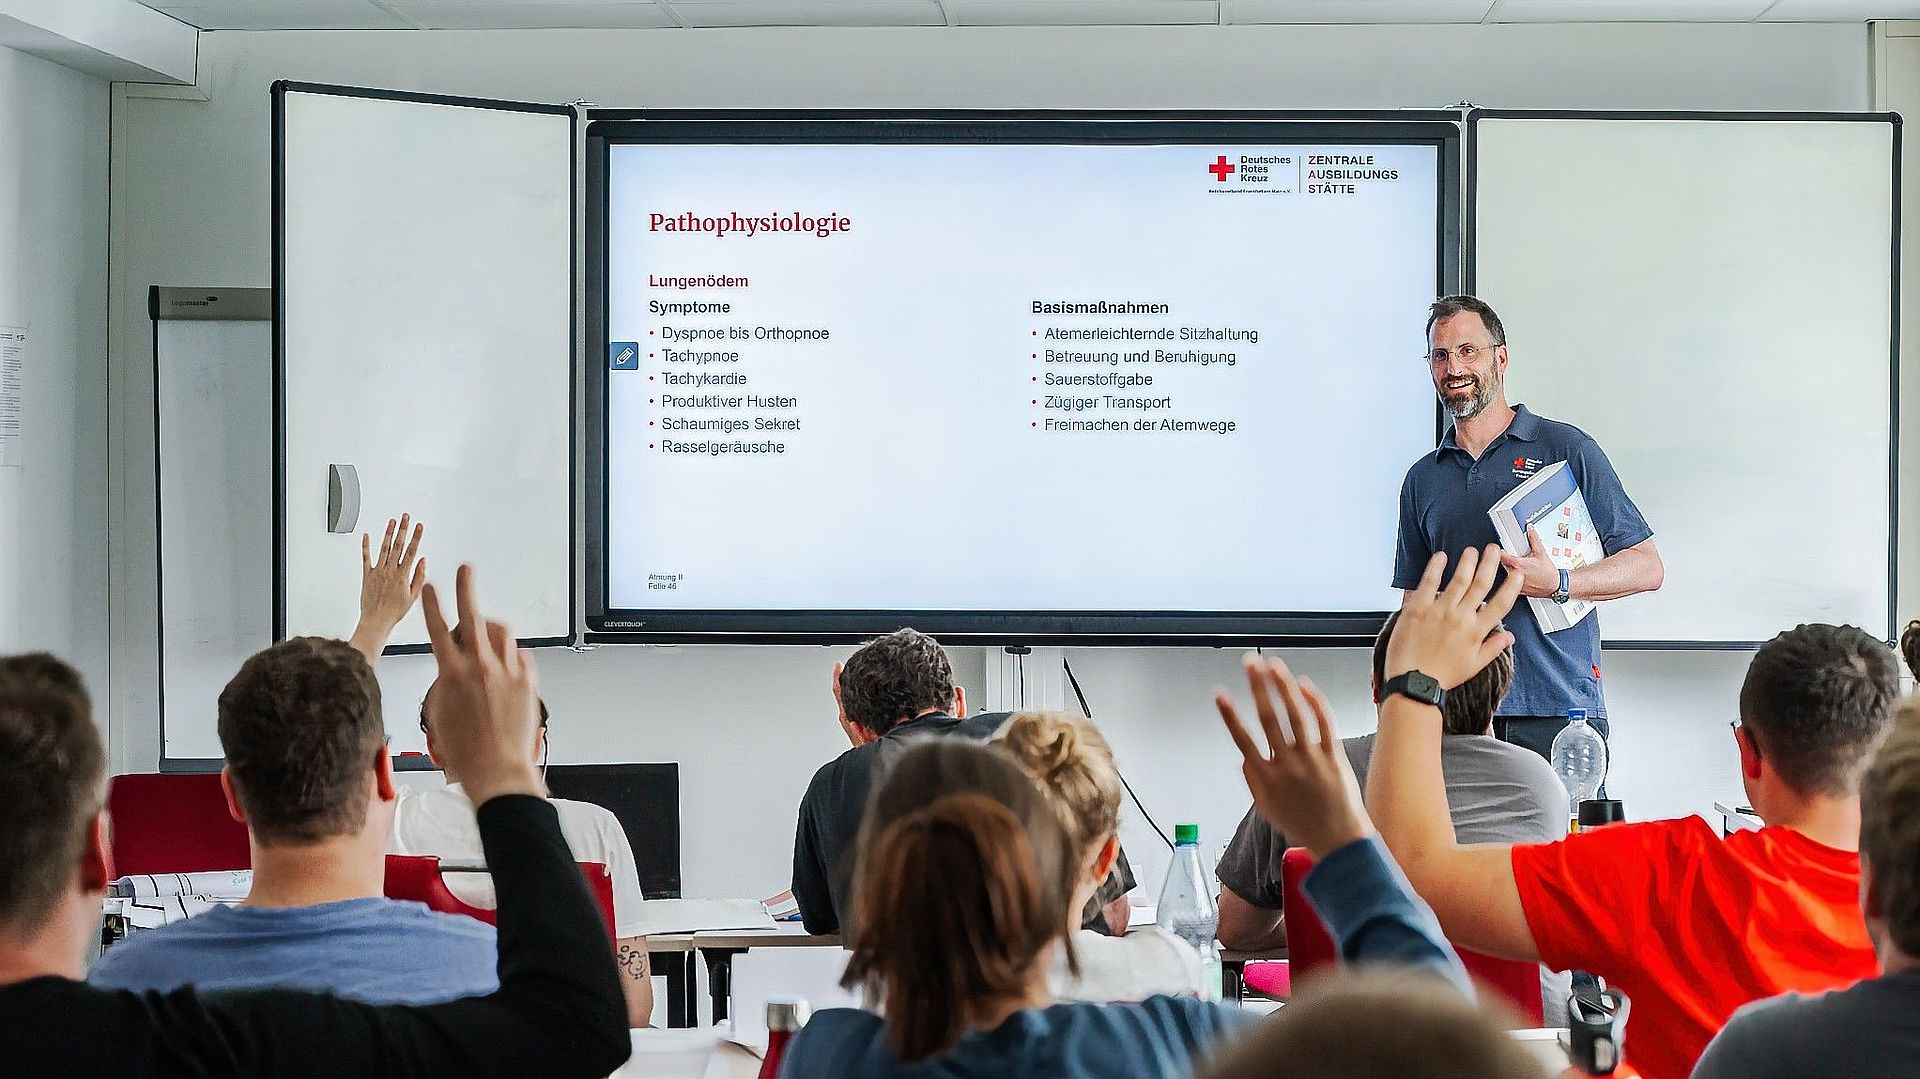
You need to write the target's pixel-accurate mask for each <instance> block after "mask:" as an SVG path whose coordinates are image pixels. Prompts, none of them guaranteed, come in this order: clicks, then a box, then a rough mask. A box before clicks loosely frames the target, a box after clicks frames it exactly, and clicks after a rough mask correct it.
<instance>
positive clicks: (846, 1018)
mask: <svg viewBox="0 0 1920 1079" xmlns="http://www.w3.org/2000/svg"><path fill="white" fill-rule="evenodd" d="M1249 679H1250V681H1251V683H1252V685H1253V687H1254V692H1255V701H1256V707H1257V709H1258V711H1259V714H1260V717H1261V725H1262V727H1263V728H1264V729H1265V731H1266V734H1267V737H1268V741H1269V746H1270V750H1269V751H1261V750H1260V749H1259V748H1258V747H1257V745H1256V744H1255V743H1254V741H1253V739H1252V737H1251V736H1250V735H1248V734H1247V732H1246V730H1245V729H1244V727H1243V726H1242V725H1241V724H1240V722H1239V719H1238V716H1237V714H1236V713H1235V711H1234V708H1233V705H1232V702H1231V701H1230V700H1228V699H1227V698H1226V695H1225V694H1224V693H1223V694H1222V695H1221V699H1220V702H1219V704H1220V708H1221V712H1222V715H1223V717H1224V718H1225V719H1226V720H1227V725H1228V728H1229V730H1230V731H1231V732H1232V733H1233V734H1234V736H1235V741H1236V742H1237V743H1238V744H1239V745H1240V747H1241V750H1242V753H1243V755H1244V756H1245V772H1246V775H1247V777H1248V781H1249V784H1250V785H1251V786H1253V788H1254V794H1255V798H1254V801H1255V805H1256V806H1258V807H1259V809H1260V811H1261V812H1262V813H1263V814H1266V815H1268V816H1269V817H1270V818H1271V819H1272V823H1273V824H1274V826H1275V827H1276V828H1280V829H1282V830H1284V831H1285V832H1286V834H1287V835H1290V836H1296V837H1298V839H1299V841H1300V842H1301V843H1302V845H1304V846H1306V847H1308V848H1309V849H1310V850H1312V851H1313V853H1314V854H1315V856H1316V858H1317V859H1318V864H1317V865H1316V866H1315V868H1314V870H1313V872H1312V873H1311V874H1310V875H1309V876H1308V878H1307V881H1306V888H1307V892H1308V894H1309V895H1310V896H1311V897H1312V898H1313V901H1314V905H1315V906H1316V907H1317V908H1318V909H1319V910H1320V911H1321V914H1322V916H1323V917H1324V918H1325V920H1326V922H1327V925H1328V928H1329V929H1330V930H1331V931H1332V932H1333V934H1334V937H1335V939H1336V940H1337V941H1338V942H1339V945H1340V948H1341V953H1342V955H1343V956H1344V957H1345V958H1346V959H1348V960H1349V961H1363V962H1372V961H1382V962H1391V963H1395V964H1401V965H1407V966H1412V967H1415V968H1420V969H1425V970H1429V971H1432V972H1433V973H1435V974H1437V975H1439V976H1440V977H1441V978H1443V979H1446V980H1447V981H1448V982H1450V983H1451V984H1452V985H1453V986H1455V987H1457V988H1458V989H1459V991H1460V992H1463V993H1467V994H1471V992H1472V990H1471V989H1470V988H1469V986H1468V983H1467V979H1466V973H1465V971H1464V970H1463V969H1462V968H1461V966H1460V961H1459V958H1458V957H1457V956H1456V955H1455V954H1454V953H1453V950H1452V948H1450V947H1449V946H1448V945H1447V943H1446V941H1445V940H1444V939H1442V937H1441V936H1440V929H1439V925H1438V923H1437V922H1435V920H1434V917H1433V914H1432V912H1431V911H1429V910H1427V909H1426V907H1425V906H1424V905H1423V904H1421V903H1420V901H1419V900H1418V899H1416V898H1415V897H1414V896H1413V893H1412V892H1411V891H1410V890H1409V889H1408V887H1407V885H1406V882H1405V880H1404V879H1402V878H1401V877H1400V875H1399V872H1398V871H1397V870H1396V869H1395V868H1394V866H1393V863H1392V862H1391V861H1390V860H1389V859H1388V857H1387V855H1386V853H1385V850H1384V848H1382V847H1381V846H1380V843H1379V841H1378V840H1377V839H1376V838H1374V837H1373V835H1372V826H1371V824H1369V823H1368V821H1367V818H1366V812H1365V809H1364V808H1363V807H1362V805H1361V802H1360V792H1359V787H1358V784H1356V783H1355V781H1354V778H1353V772H1352V769H1351V767H1350V766H1349V765H1348V764H1347V762H1346V754H1345V752H1344V751H1343V750H1342V748H1341V744H1340V740H1339V738H1338V737H1337V736H1335V735H1334V734H1333V733H1332V732H1331V730H1330V729H1329V728H1328V727H1327V725H1326V724H1327V718H1326V716H1325V714H1324V713H1323V714H1322V715H1321V722H1320V726H1319V730H1320V737H1319V738H1318V739H1317V740H1310V735H1309V732H1310V730H1312V726H1311V725H1312V722H1313V720H1312V718H1311V716H1310V714H1309V713H1308V711H1307V709H1306V708H1305V706H1304V705H1302V706H1301V707H1299V708H1298V709H1296V708H1295V707H1294V703H1295V701H1296V699H1297V698H1298V695H1299V687H1298V686H1296V685H1295V684H1294V682H1293V680H1292V677H1291V675H1289V674H1288V673H1287V672H1286V669H1285V668H1284V667H1282V666H1280V665H1278V664H1275V665H1273V666H1272V667H1267V666H1264V665H1260V664H1256V663H1252V662H1251V661H1250V666H1249ZM1276 694H1278V696H1279V698H1280V699H1281V700H1283V701H1285V702H1286V712H1287V716H1288V722H1289V723H1291V724H1292V725H1293V728H1294V731H1295V736H1294V737H1293V738H1291V739H1288V738H1286V737H1284V736H1282V735H1281V733H1280V726H1279V723H1280V720H1279V718H1278V713H1277V711H1276V710H1275V708H1274V700H1275V695H1276ZM1078 870H1079V857H1078V852H1077V851H1076V850H1075V849H1074V844H1073V842H1072V840H1071V839H1070V838H1069V837H1068V836H1067V834H1066V831H1065V829H1064V828H1063V827H1062V825H1061V823H1060V820H1059V817H1058V815H1057V814H1056V813H1055V812H1054V811H1053V810H1052V809H1051V808H1050V806H1049V805H1048V803H1047V801H1046V799H1045V796H1044V795H1042V794H1041V793H1040V791H1039V790H1038V789H1037V788H1036V787H1035V785H1034V784H1033V782H1032V780H1031V779H1030V778H1028V776H1027V775H1026V773H1025V771H1024V770H1023V769H1022V768H1021V767H1020V766H1019V765H1018V764H1017V763H1015V761H1014V760H1013V758H1012V757H1011V756H1010V755H1007V754H1005V753H1004V751H1002V750H1000V749H997V748H994V747H991V746H980V745H974V744H970V743H964V742H959V741H955V740H940V741H928V742H923V743H921V744H919V745H917V746H914V747H912V748H910V749H907V750H906V751H905V752H903V753H902V754H901V755H900V757H899V758H898V760H897V761H896V762H895V764H894V765H893V767H892V768H891V769H890V770H889V772H888V773H887V776H886V778H885V779H884V781H883V782H882V785H881V786H880V788H879V789H878V790H877V791H876V792H875V794H874V797H873V800H872V802H871V803H870V804H869V806H868V811H867V825H866V827H864V828H863V831H862V834H861V837H860V843H859V861H858V870H857V873H856V885H855V895H854V909H855V912H856V917H855V918H854V921H853V925H854V930H853V933H852V935H851V937H850V938H849V940H848V945H849V948H850V950H851V951H852V952H853V958H852V960H851V961H850V963H849V964H848V968H847V974H846V979H845V982H846V984H847V985H849V986H855V985H857V986H860V987H862V988H864V989H865V990H866V991H867V992H868V993H869V994H870V996H871V997H872V998H873V999H875V1000H876V1001H878V1003H879V1005H880V1009H881V1012H882V1013H883V1014H884V1016H885V1018H882V1017H881V1015H876V1014H873V1013H871V1012H865V1011H859V1010H856V1009H850V1008H837V1009H832V1010H829V1011H823V1012H821V1013H819V1014H818V1015H816V1016H814V1017H813V1020H812V1021H811V1022H810V1023H808V1024H807V1025H806V1026H805V1027H804V1028H802V1030H801V1031H800V1033H799V1035H798V1036H797V1037H796V1038H795V1039H794V1041H793V1043H792V1044H791V1046H790V1048H789V1049H788V1053H787V1057H786V1059H785V1061H783V1063H782V1067H781V1075H782V1076H783V1077H784V1079H814V1077H827V1076H832V1077H835V1079H839V1077H843V1076H850V1077H859V1079H891V1077H895V1076H899V1077H919V1076H929V1077H931V1076H1068V1077H1098V1076H1128V1077H1133V1076H1186V1075H1190V1074H1191V1073H1192V1072H1193V1071H1194V1069H1195V1067H1196V1066H1197V1065H1198V1064H1199V1063H1200V1062H1201V1061H1202V1060H1203V1058H1204V1057H1205V1055H1206V1054H1207V1053H1208V1051H1209V1050H1210V1049H1211V1048H1212V1047H1213V1046H1214V1045H1215V1044H1216V1043H1219V1042H1221V1041H1222V1040H1223V1039H1225V1038H1227V1037H1228V1036H1230V1035H1232V1034H1233V1033H1234V1032H1236V1031H1238V1030H1241V1029H1244V1028H1245V1027H1246V1026H1247V1025H1248V1024H1249V1023H1250V1022H1251V1021H1252V1016H1251V1014H1250V1013H1246V1012H1242V1011H1240V1010H1238V1009H1236V1008H1231V1007H1226V1006H1223V1005H1220V1004H1214V1003H1209V1002H1205V1001H1200V1000H1196V999H1193V998H1190V997H1171V996H1156V997H1150V998H1148V999H1147V1000H1144V1001H1141V1002H1139V1003H1137V1004H1058V1003H1055V1002H1054V1001H1053V999H1052V997H1051V995H1050V994H1049V993H1048V990H1047V974H1048V970H1049V967H1050V965H1051V961H1052V959H1053V954H1054V949H1056V948H1064V949H1065V950H1066V955H1067V962H1068V964H1069V966H1070V967H1072V966H1073V964H1074V962H1075V960H1074V954H1073V946H1072V942H1071V941H1070V940H1068V939H1066V937H1065V934H1064V927H1065V925H1066V924H1067V921H1068V919H1067V913H1068V907H1069V905H1070V904H1071V902H1072V896H1073V883H1074V881H1075V879H1076V877H1077V876H1078Z"/></svg>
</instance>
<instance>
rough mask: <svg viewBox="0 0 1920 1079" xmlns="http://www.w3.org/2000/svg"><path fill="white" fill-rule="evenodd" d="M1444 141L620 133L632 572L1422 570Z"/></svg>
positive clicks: (613, 411)
mask: <svg viewBox="0 0 1920 1079" xmlns="http://www.w3.org/2000/svg"><path fill="white" fill-rule="evenodd" d="M1438 164H1439V150H1438V148H1437V147H1436V146H1435V145H1420V144H1404V143H1402V144H1384V145H1306V144H1298V145H1260V146H1253V145H1245V144H1236V145H1208V144H1190V145H1130V144H1126V145H1123V144H1101V145H1031V144H983V145H982V144H976V145H899V144H894V145H886V144H869V145H844V144H842V145H815V144H763V145H674V144H657V145H638V144H615V145H612V146H611V147H610V148H609V160H608V170H607V190H608V202H607V222H606V243H607V252H606V257H607V282H606V288H607V335H606V336H607V340H606V342H605V343H604V344H605V347H606V355H605V358H604V362H605V363H606V365H607V371H608V374H607V379H608V388H607V398H606V439H607V443H606V445H607V460H606V462H605V468H606V473H605V476H606V496H605V497H606V540H605V542H606V551H605V563H606V564H605V567H604V572H605V575H606V599H607V606H608V607H609V609H611V610H615V611H629V612H642V613H644V612H648V611H690V610H700V611H728V610H734V611H739V610H754V611H801V610H812V611H848V610H856V611H867V610H874V611H983V612H1020V611H1052V612H1115V613H1131V612H1276V611H1288V612H1354V611H1376V610H1383V609H1387V608H1389V607H1391V606H1394V605H1396V604H1397V594H1396V593H1394V592H1393V591H1392V590H1391V589H1390V588H1389V587H1388V582H1389V578H1390V577H1391V573H1392V562H1393V548H1394V527H1395V517H1396V513H1397V510H1398V493H1399V485H1400V480H1401V477H1402V475H1403V474H1404V473H1405V471H1406V469H1407V467H1408V465H1409V464H1410V463H1411V462H1412V461H1413V460H1414V459H1415V458H1416V457H1418V456H1419V455H1420V454H1422V453H1424V452H1426V451H1427V450H1429V449H1431V448H1432V446H1433V440H1434V432H1435V411H1434V404H1433V392H1432V386H1431V384H1430V382H1429V381H1428V375H1427V371H1426V368H1425V366H1424V364H1423V363H1422V361H1421V358H1420V357H1421V353H1422V348H1423V335H1422V331H1423V325H1424V319H1425V312H1426V306H1427V304H1428V303H1429V302H1430V301H1431V300H1432V299H1433V297H1434V295H1435V294H1436V291H1437V289H1438V288H1439V282H1438V273H1437V269H1436V264H1437V261H1438V259H1437V239H1436V236H1437V230H1438V215H1439V205H1440V201H1441V200H1440V199H1439V198H1438V191H1439V186H1438V185H1439V182H1440V180H1439V176H1438V175H1437V172H1438ZM626 624H628V625H636V626H638V625H644V624H645V623H644V619H637V620H636V621H633V622H629V623H626Z"/></svg>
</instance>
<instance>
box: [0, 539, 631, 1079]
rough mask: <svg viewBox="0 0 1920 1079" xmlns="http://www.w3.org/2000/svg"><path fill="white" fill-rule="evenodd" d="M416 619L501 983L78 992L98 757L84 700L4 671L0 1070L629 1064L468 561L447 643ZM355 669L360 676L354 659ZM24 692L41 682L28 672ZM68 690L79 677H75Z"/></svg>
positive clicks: (103, 849)
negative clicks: (464, 809)
mask: <svg viewBox="0 0 1920 1079" xmlns="http://www.w3.org/2000/svg"><path fill="white" fill-rule="evenodd" d="M427 598H428V603H427V625H428V629H429V632H430V634H431V635H432V638H433V644H434V656H435V659H436V660H437V662H438V663H439V667H440V682H439V685H440V686H441V688H442V690H443V692H442V693H440V694H438V695H437V700H436V702H435V709H436V723H437V725H438V727H439V729H440V730H441V732H442V736H443V738H444V739H445V745H446V749H447V752H448V754H449V756H450V757H451V758H452V759H455V760H457V761H458V762H459V763H460V766H461V769H462V771H463V772H464V773H465V774H466V775H467V776H468V784H469V787H470V788H471V789H472V790H473V791H474V794H475V799H476V800H477V801H479V802H480V803H481V808H480V828H481V831H482V832H483V833H484V834H485V836H486V840H487V857H488V861H489V863H490V864H492V866H493V868H494V873H495V877H496V879H497V882H498V887H499V890H500V899H501V903H500V933H499V939H500V957H499V964H498V969H499V977H500V988H499V989H498V990H497V991H496V992H494V993H492V994H490V995H488V996H484V997H478V998H473V999H468V1000H458V1001H452V1002H449V1003H445V1004H435V1005H431V1006H426V1007H401V1006H386V1007H376V1006H373V1005H368V1004H363V1003H357V1002H353V1001H348V1000H344V999H342V998H340V997H337V996H332V995H326V994H315V993H303V992H297V991H292V990H285V989H269V990H253V991H241V992H231V993H221V994H209V995H206V996H202V995H200V994H199V993H198V992H197V991H196V990H194V989H192V988H182V989H176V990H173V991H171V992H166V993H162V992H157V991H151V990H149V991H147V992H141V993H136V992H131V991H127V990H107V989H101V988H99V987H96V986H89V985H86V984H84V983H82V982H81V981H79V978H80V975H81V973H82V967H83V963H84V960H83V958H82V957H83V956H84V955H85V952H86V949H85V943H86V941H87V940H88V939H89V938H90V937H92V936H93V935H95V934H96V933H98V931H99V926H100V900H101V897H102V896H103V895H104V894H105V890H106V885H107V882H108V880H109V879H110V878H111V877H112V875H113V870H112V867H111V859H110V857H109V855H108V852H107V841H106V835H107V828H108V823H107V820H106V816H105V813H104V811H103V809H102V806H103V803H104V800H105V790H106V785H105V778H106V777H105V774H104V773H105V768H104V753H103V751H102V748H101V744H100V736H99V734H98V732H97V731H96V729H95V727H94V724H93V717H92V715H91V708H90V706H89V704H88V701H87V699H86V696H85V694H84V693H83V692H79V691H75V690H72V689H59V688H55V689H52V690H49V689H48V688H47V683H45V682H44V681H43V680H37V681H34V682H31V683H30V684H26V685H22V684H20V683H18V682H16V681H15V674H16V668H18V667H22V666H25V667H28V668H40V669H44V668H45V666H46V664H45V661H44V660H34V659H32V658H31V657H29V658H28V659H27V660H26V661H25V662H22V661H21V660H19V659H0V820H4V821H5V822H6V826H5V827H4V828H0V1015H4V1016H5V1017H6V1021H5V1022H4V1023H0V1061H4V1062H5V1066H6V1067H7V1068H9V1069H16V1070H18V1069H26V1071H28V1072H30V1073H32V1074H35V1075H115V1076H126V1077H129V1079H132V1077H140V1076H176V1075H179V1076H185V1075H259V1076H292V1077H306V1076H312V1077H315V1079H319V1077H323V1076H324V1077H333V1076H341V1075H410V1076H419V1077H445V1079H483V1077H488V1076H499V1077H502V1079H505V1077H519V1076H526V1075H541V1076H565V1077H578V1079H593V1077H598V1076H604V1075H606V1074H607V1073H609V1072H611V1071H612V1070H613V1069H614V1068H616V1067H618V1066H619V1065H620V1063H621V1062H622V1061H624V1060H625V1059H626V1057H627V1055H628V1054H629V1053H630V1052H631V1043H630V1042H629V1040H628V1038H627V1030H626V1022H625V1013H624V1009H623V1008H622V1001H621V997H620V988H619V985H618V983H617V981H616V978H615V971H614V964H613V955H612V953H611V952H610V951H609V949H608V948H607V941H606V936H605V933H604V931H603V930H602V928H601V926H600V923H599V914H598V912H597V911H596V910H595V909H594V904H593V899H592V897H590V896H589V895H588V894H587V888H586V884H585V882H584V881H582V880H581V878H580V873H579V871H578V870H577V869H575V868H574V866H573V863H572V859H571V856H570V855H569V854H568V853H567V850H566V846H565V845H564V844H563V843H562V842H561V840H560V832H559V827H558V825H557V824H556V822H555V819H554V813H553V810H552V808H551V807H550V806H548V805H547V804H546V803H545V802H544V801H543V800H542V799H541V798H540V797H539V777H538V776H537V775H536V774H535V773H534V770H533V768H532V766H531V764H529V763H528V762H527V760H526V759H525V757H524V756H523V755H522V754H520V753H518V752H517V751H516V750H515V749H514V747H516V746H518V745H519V744H520V742H521V741H522V740H523V739H525V738H527V737H530V736H531V728H532V726H533V698H534V681H535V679H534V673H533V661H532V659H531V658H530V657H527V656H525V655H523V654H521V653H520V652H519V651H518V650H517V649H515V648H513V647H512V645H511V644H510V643H509V642H511V641H512V639H513V638H512V635H511V634H510V633H509V632H508V630H507V628H506V627H505V626H502V625H499V624H498V623H489V622H486V621H485V620H484V618H483V616H482V615H481V613H480V611H479V607H478V604H477V601H476V600H475V598H474V594H473V585H472V575H471V573H470V572H469V571H468V570H467V569H466V568H465V567H462V569H461V573H460V585H459V601H460V602H459V607H460V615H461V619H462V621H464V622H466V623H468V624H471V625H476V626H485V627H487V632H476V633H474V634H472V635H471V636H470V637H469V639H468V642H467V644H466V645H465V646H464V647H455V646H454V645H453V643H452V641H451V637H450V635H449V633H448V631H447V626H446V620H445V619H444V618H443V617H442V616H441V615H440V609H439V604H438V603H437V602H436V601H435V599H434V596H433V593H432V591H431V590H428V593H427ZM363 666H364V664H363ZM34 678H35V679H38V676H37V675H35V676H34ZM70 681H71V682H72V683H75V684H77V681H78V680H77V678H71V679H70Z"/></svg>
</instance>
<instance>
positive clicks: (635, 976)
mask: <svg viewBox="0 0 1920 1079" xmlns="http://www.w3.org/2000/svg"><path fill="white" fill-rule="evenodd" d="M617 958H618V959H619V961H620V972H621V973H622V974H625V975H626V976H627V977H628V978H631V979H632V980H634V981H636V982H644V981H646V980H647V979H649V978H651V977H653V958H652V957H651V956H649V955H648V954H647V949H646V948H645V947H644V946H643V947H638V948H636V947H634V946H633V945H631V944H629V943H627V942H626V941H624V940H623V941H621V942H620V951H619V953H618V955H617Z"/></svg>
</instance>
